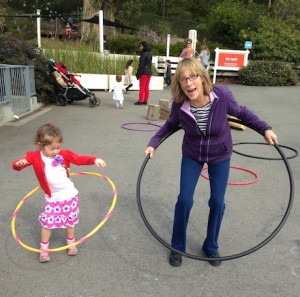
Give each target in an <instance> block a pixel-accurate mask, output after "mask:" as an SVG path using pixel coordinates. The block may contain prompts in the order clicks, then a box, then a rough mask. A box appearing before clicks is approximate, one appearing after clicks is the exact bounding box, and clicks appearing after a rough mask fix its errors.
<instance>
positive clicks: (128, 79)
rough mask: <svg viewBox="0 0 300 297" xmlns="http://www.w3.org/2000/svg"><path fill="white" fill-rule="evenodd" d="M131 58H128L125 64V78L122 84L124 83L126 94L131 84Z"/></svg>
mask: <svg viewBox="0 0 300 297" xmlns="http://www.w3.org/2000/svg"><path fill="white" fill-rule="evenodd" d="M132 65H133V60H128V61H127V63H126V66H125V78H124V85H126V88H125V90H126V92H125V93H126V94H127V93H128V91H129V88H131V87H132V86H133V83H132V72H133V66H132Z"/></svg>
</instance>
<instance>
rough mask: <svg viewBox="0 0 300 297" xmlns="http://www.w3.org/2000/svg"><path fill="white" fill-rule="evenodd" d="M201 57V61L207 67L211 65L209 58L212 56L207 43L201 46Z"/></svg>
mask: <svg viewBox="0 0 300 297" xmlns="http://www.w3.org/2000/svg"><path fill="white" fill-rule="evenodd" d="M199 58H200V61H201V63H202V64H203V66H204V68H205V69H208V66H209V58H210V51H209V49H208V47H207V45H206V44H202V45H201V47H200V54H199Z"/></svg>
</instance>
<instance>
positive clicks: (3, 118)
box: [0, 97, 44, 126]
mask: <svg viewBox="0 0 300 297" xmlns="http://www.w3.org/2000/svg"><path fill="white" fill-rule="evenodd" d="M43 105H44V104H43V103H40V102H37V98H36V97H31V100H30V110H29V111H28V112H26V113H24V114H21V115H19V116H20V117H24V116H26V115H27V114H29V113H32V112H33V111H35V110H37V109H39V108H41V107H42V106H43ZM13 120H14V114H13V111H12V105H11V104H3V105H0V126H3V125H5V124H6V123H8V122H10V121H13Z"/></svg>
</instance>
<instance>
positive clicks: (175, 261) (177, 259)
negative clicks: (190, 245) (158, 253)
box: [169, 251, 182, 266]
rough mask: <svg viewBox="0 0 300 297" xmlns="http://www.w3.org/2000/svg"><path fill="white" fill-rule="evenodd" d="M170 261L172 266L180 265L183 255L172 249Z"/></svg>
mask: <svg viewBox="0 0 300 297" xmlns="http://www.w3.org/2000/svg"><path fill="white" fill-rule="evenodd" d="M169 263H170V265H171V266H180V265H181V263H182V256H181V254H179V253H177V252H174V251H171V253H170V258H169Z"/></svg>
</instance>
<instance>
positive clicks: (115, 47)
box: [107, 34, 143, 55]
mask: <svg viewBox="0 0 300 297" xmlns="http://www.w3.org/2000/svg"><path fill="white" fill-rule="evenodd" d="M141 41H143V40H142V39H141V38H140V37H137V36H135V35H125V34H122V35H119V36H118V37H117V38H112V39H108V41H107V42H108V47H109V50H110V52H111V53H115V54H124V55H136V54H139V43H140V42H141Z"/></svg>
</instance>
